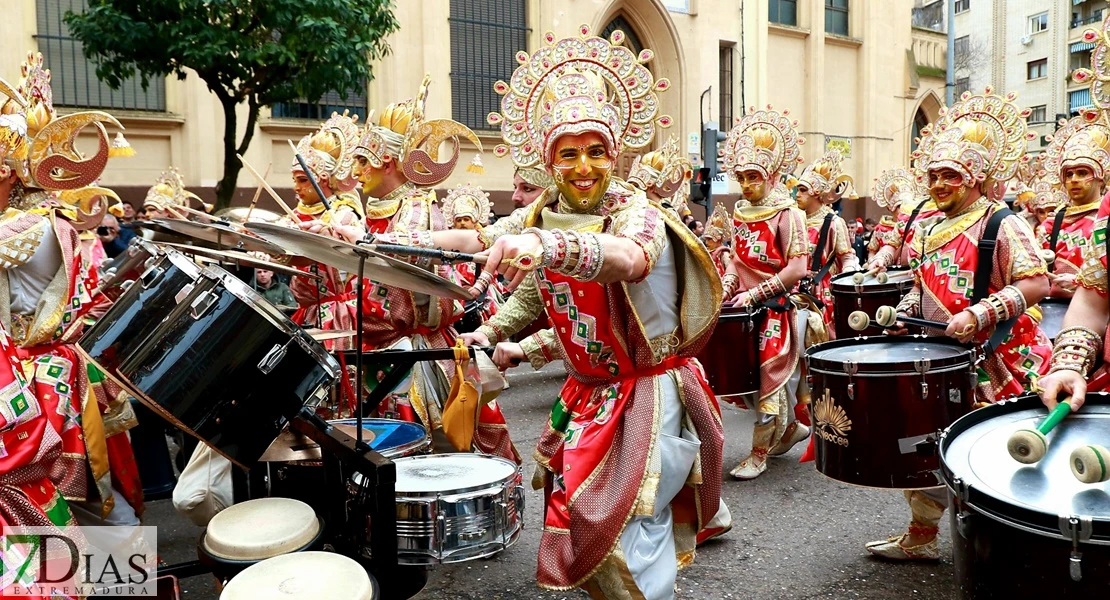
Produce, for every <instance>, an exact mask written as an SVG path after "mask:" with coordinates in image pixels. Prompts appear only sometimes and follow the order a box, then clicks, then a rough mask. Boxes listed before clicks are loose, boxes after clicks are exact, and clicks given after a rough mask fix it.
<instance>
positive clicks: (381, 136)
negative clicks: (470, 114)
mask: <svg viewBox="0 0 1110 600" xmlns="http://www.w3.org/2000/svg"><path fill="white" fill-rule="evenodd" d="M431 81H432V76H431V75H424V80H423V81H421V83H420V90H419V91H418V92H417V94H416V98H413V99H409V100H406V101H404V102H401V103H399V104H390V105H389V106H387V107H385V110H383V111H382V112H381V114H380V115H378V118H377V122H376V123H375V122H374V120H373V119H374V115H373V114H371V116H370V118H369V119H367V123H366V128H365V129H364V130H363V132H362V137H361V138H359V140H358V143H357V144H356V146H355V149H354V153H353V154H354V156H362V157H364V158H365V159H366V160H367V161H368V162H369V163H370V165H371V166H372V167H374V168H375V169H380V168H382V167H383V166H385V163H386V161H387V160H395V161H397V163H398V164H399V165H400V167H401V172H402V173H404V175H405V178H406V179H408V180H409V181H411V182H412V183H414V184H416V185H418V186H422V187H428V186H433V185H436V184H439V183H442V182H443V181H444V180H445V179H447V178H448V177H450V175H451V172H452V171H454V170H455V163H457V162H458V160H459V138H460V137H462V138H466V139H467V140H469V141H470V143H472V144H474V146H475V147H476V148H478V152H481V151H482V142H481V141H479V140H478V136H477V135H475V134H474V132H473V131H471V130H470V128H469V127H467V126H466V125H463V124H462V123H457V122H455V121H452V120H451V119H433V120H430V121H429V120H426V119H425V114H424V106H425V105H426V104H427V102H428V88H429V86H430V85H431ZM446 141H450V142H451V144H452V149H451V157H450V158H448V159H447V160H445V161H443V162H438V161H439V147H440V145H441V144H442V143H443V142H446Z"/></svg>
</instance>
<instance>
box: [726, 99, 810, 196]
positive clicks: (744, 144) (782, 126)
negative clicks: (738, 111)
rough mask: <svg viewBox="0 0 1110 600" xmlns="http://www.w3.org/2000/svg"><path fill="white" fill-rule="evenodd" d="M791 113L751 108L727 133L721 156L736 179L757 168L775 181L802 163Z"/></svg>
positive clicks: (799, 143) (795, 124) (768, 108)
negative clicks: (743, 172) (784, 172)
mask: <svg viewBox="0 0 1110 600" xmlns="http://www.w3.org/2000/svg"><path fill="white" fill-rule="evenodd" d="M789 114H790V112H789V111H786V110H784V111H782V112H781V113H780V112H777V111H775V110H773V109H772V108H771V107H770V106H768V107H767V110H756V109H755V107H752V108H749V109H748V114H746V115H744V117H743V118H742V119H740V121H739V122H738V123H737V124H736V126H735V127H733V128H732V129H731V130H730V131H729V132H728V137H726V138H725V148H724V150H723V151H722V154H723V155H724V158H725V169H726V170H727V171H728V174H729V176H730V177H732V178H733V179H736V177H737V174H738V173H740V172H742V171H747V170H751V169H754V170H756V171H759V172H760V173H762V174H763V176H764V177H765V178H767V179H776V180H777V178H778V176H779V174H780V173H781V172H782V171H784V170H785V171H786V172H790V171H792V170H793V169H794V166H795V165H797V164H798V163H800V162H802V156H801V149H800V146H801V145H802V144H803V143H805V139H804V138H801V137H798V132H797V127H798V122H797V121H791V120H790V119H789V118H787V115H789Z"/></svg>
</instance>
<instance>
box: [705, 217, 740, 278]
mask: <svg viewBox="0 0 1110 600" xmlns="http://www.w3.org/2000/svg"><path fill="white" fill-rule="evenodd" d="M734 235H736V229H735V227H733V225H732V217H730V216H729V215H728V211H727V210H725V207H724V206H723V205H721V204H718V205H717V206H714V207H713V212H712V214H710V215H709V218H708V219H706V220H705V233H703V234H702V236H701V240H702V242H703V243H705V247H706V249H707V250H709V255H710V256H712V257H713V266H715V267H717V274H718V275H720V276H721V277H724V276H725V266H726V265H728V263H729V261H730V260H731V258H730V256H729V255H730V254H731V250H730V248H729V246H728V245H729V244H730V243H732V237H733V236H734Z"/></svg>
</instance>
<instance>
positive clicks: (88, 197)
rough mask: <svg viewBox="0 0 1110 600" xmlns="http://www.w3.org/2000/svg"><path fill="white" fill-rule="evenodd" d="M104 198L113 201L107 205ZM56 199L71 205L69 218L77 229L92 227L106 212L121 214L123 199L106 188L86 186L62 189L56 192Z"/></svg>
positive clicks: (118, 215)
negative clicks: (71, 209) (71, 210)
mask: <svg viewBox="0 0 1110 600" xmlns="http://www.w3.org/2000/svg"><path fill="white" fill-rule="evenodd" d="M106 198H111V199H112V200H114V201H115V202H113V203H112V204H111V205H109V204H108V202H107V201H105V199H106ZM58 199H59V200H61V201H62V202H63V203H65V204H67V205H69V206H72V207H73V214H72V215H70V217H71V219H70V220H71V222H72V225H73V228H74V229H76V230H77V231H87V230H89V229H94V228H95V227H97V226H98V225H100V222H101V221H103V220H104V215H106V214H108V213H111V214H112V215H114V216H116V217H121V216H123V201H122V200H120V199H119V196H117V195H116V193H115V192H113V191H112V190H110V189H108V188H102V187H96V186H87V187H83V188H79V189H76V190H62V191H60V192H58Z"/></svg>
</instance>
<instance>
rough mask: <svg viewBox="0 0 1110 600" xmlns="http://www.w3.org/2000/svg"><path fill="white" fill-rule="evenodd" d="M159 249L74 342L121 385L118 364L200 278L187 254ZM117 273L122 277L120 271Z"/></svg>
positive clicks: (156, 327)
mask: <svg viewBox="0 0 1110 600" xmlns="http://www.w3.org/2000/svg"><path fill="white" fill-rule="evenodd" d="M148 245H149V244H148ZM140 248H147V245H144V246H140ZM160 252H161V255H160V256H159V257H158V258H157V259H156V260H155V261H154V262H153V264H151V265H150V266H149V267H147V268H145V269H143V271H142V273H141V274H140V275H139V276H138V279H135V280H132V281H134V282H135V283H134V284H133V285H129V286H128V289H127V291H126V292H124V293H123V294H122V295H119V296H117V298H116V299H115V302H114V303H113V304H112V307H111V308H109V309H108V311H107V312H106V313H104V316H102V317H101V318H100V320H98V321H97V322H96V323H95V324H94V325H93V326H92V327H89V328H88V329H87V330H85V334H84V335H83V336H82V337H81V340H80V341H79V342H77V346H78V348H80V350H81V351H82V352H84V353H85V354H86V355H87V356H88V357H89V358H90V359H92V361H93V362H95V363H96V364H97V366H99V367H100V369H101V370H102V371H104V372H105V373H106V374H107V375H108V376H109V377H112V378H113V379H116V380H117V381H119V383H120V385H123V386H124V387H128V388H130V387H131V386H130V385H128V383H127V382H126V381H124V380H120V378H119V373H118V372H117V370H118V368H119V366H120V363H122V362H123V361H124V360H125V359H126V358H127V357H129V356H131V355H132V354H134V353H135V352H136V351H137V350H138V349H139V347H141V346H142V345H143V344H145V343H146V342H147V340H148V339H149V338H150V337H151V335H153V334H154V332H155V331H156V330H157V329H158V328H159V327H160V326H161V325H162V323H163V322H164V321H165V320H166V318H168V317H169V315H170V313H172V312H173V311H174V310H175V309H176V308H178V305H179V304H180V303H181V301H182V300H183V299H184V298H185V295H187V294H188V293H189V291H191V290H192V289H193V285H194V284H195V283H196V280H197V279H198V278H199V277H200V271H201V267H200V266H198V265H197V264H196V263H195V262H193V261H192V260H191V259H190V258H189V257H187V256H185V255H184V254H182V253H180V252H178V251H176V250H172V249H170V248H166V249H165V250H164V251H160ZM118 275H119V276H121V277H123V272H122V271H120V272H119V273H118ZM125 281H126V280H125ZM121 285H122V284H121ZM102 289H103V288H102Z"/></svg>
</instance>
